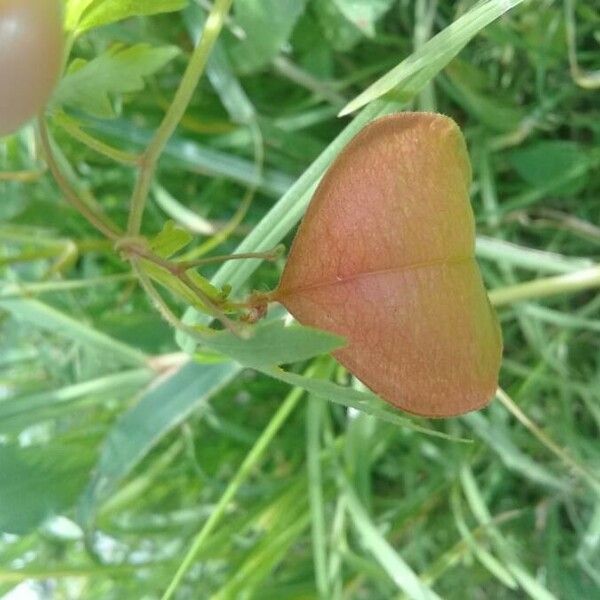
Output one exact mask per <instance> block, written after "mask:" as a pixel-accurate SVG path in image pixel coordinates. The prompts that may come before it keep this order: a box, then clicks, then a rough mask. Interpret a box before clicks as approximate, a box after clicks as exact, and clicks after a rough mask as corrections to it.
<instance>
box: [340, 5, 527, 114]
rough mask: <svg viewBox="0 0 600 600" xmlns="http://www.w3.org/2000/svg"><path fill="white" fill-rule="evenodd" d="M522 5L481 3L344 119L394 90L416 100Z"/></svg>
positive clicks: (389, 75)
mask: <svg viewBox="0 0 600 600" xmlns="http://www.w3.org/2000/svg"><path fill="white" fill-rule="evenodd" d="M521 2H523V0H487V1H485V0H484V1H483V2H480V3H478V4H477V5H476V6H474V7H473V8H472V9H471V10H470V11H468V12H467V13H465V14H464V15H463V16H462V17H460V18H459V19H457V20H456V21H454V23H452V24H451V25H449V26H448V27H446V28H445V29H444V30H443V31H441V32H440V33H438V34H437V35H436V36H435V37H433V38H432V39H431V40H429V41H428V42H427V43H426V44H423V46H421V47H420V48H419V49H418V50H417V51H416V52H414V53H413V54H411V55H410V56H409V57H408V58H406V59H405V60H403V61H402V62H401V63H400V64H399V65H398V66H397V67H395V68H394V69H392V70H391V71H389V72H388V73H386V74H385V75H384V76H383V77H381V78H380V79H378V80H377V81H376V82H375V83H374V84H373V85H371V86H369V87H368V88H367V89H366V90H365V91H364V92H362V93H361V94H359V95H358V96H357V97H356V98H354V100H352V101H351V102H349V103H348V104H347V105H346V106H345V107H344V108H343V109H342V111H341V112H340V116H344V115H348V114H350V113H352V112H354V111H356V110H358V109H360V108H362V107H363V106H366V105H367V104H369V103H371V102H373V101H374V100H377V99H378V98H381V96H384V95H385V94H387V93H388V92H391V91H392V90H397V91H399V92H400V93H401V94H402V97H403V99H409V98H412V97H414V96H415V95H416V94H418V93H419V92H420V91H421V90H422V89H423V88H424V87H425V85H426V84H427V82H428V81H430V80H431V79H432V78H433V77H434V76H435V75H436V74H437V73H438V72H439V71H441V70H442V69H443V68H444V67H445V66H446V65H447V64H448V63H449V62H450V61H451V60H452V59H453V58H454V57H455V56H456V55H457V54H458V53H459V52H460V51H461V50H462V49H463V48H464V47H465V46H466V45H467V44H468V43H469V42H470V41H471V40H472V39H473V38H474V37H475V36H476V35H477V34H478V33H479V32H480V31H481V30H482V29H484V28H485V27H487V26H488V25H489V24H490V23H492V22H493V21H495V20H496V19H497V18H498V17H500V16H502V15H503V14H504V13H505V12H507V11H509V10H510V9H512V8H514V7H515V6H517V5H519V4H521Z"/></svg>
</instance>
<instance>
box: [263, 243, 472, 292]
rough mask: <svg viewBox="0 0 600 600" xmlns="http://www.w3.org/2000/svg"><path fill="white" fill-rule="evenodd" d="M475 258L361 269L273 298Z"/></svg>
mask: <svg viewBox="0 0 600 600" xmlns="http://www.w3.org/2000/svg"><path fill="white" fill-rule="evenodd" d="M471 260H472V261H474V260H475V253H472V254H470V255H468V256H457V257H453V258H436V259H433V260H426V261H422V262H418V263H413V264H409V265H401V266H398V267H391V268H389V269H377V270H374V271H362V272H360V273H355V274H353V275H348V276H346V277H340V278H337V279H335V280H332V281H324V282H322V283H313V284H310V285H304V286H299V287H294V288H290V289H287V290H285V291H283V292H281V293H280V292H279V288H278V289H277V290H276V293H275V294H274V295H275V298H276V299H279V298H284V297H286V296H291V295H294V294H298V293H303V292H309V291H312V290H317V289H320V288H325V287H335V286H337V285H342V284H346V283H349V282H351V281H356V280H359V279H362V278H368V277H375V276H377V275H387V274H390V273H403V272H405V271H416V270H418V269H427V268H430V267H447V266H451V265H458V264H461V263H466V262H469V261H471Z"/></svg>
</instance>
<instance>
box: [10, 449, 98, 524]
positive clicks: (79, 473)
mask: <svg viewBox="0 0 600 600" xmlns="http://www.w3.org/2000/svg"><path fill="white" fill-rule="evenodd" d="M87 448H88V446H86V447H85V448H83V447H82V448H78V449H77V450H78V451H75V449H74V448H73V447H71V446H63V445H58V444H56V443H55V444H52V445H47V444H44V445H43V446H40V447H29V448H18V447H16V446H0V532H4V533H13V534H19V535H24V534H26V533H29V532H30V531H32V530H34V529H35V528H36V527H38V526H39V525H40V524H41V523H42V522H43V521H45V520H46V519H47V518H49V517H51V516H54V515H56V514H58V513H60V512H61V511H63V510H65V509H67V508H68V507H69V506H71V505H72V503H73V501H74V500H75V498H76V497H77V495H78V494H79V493H80V491H81V489H82V488H83V486H84V483H85V479H86V476H87V473H88V470H89V464H88V461H89V459H90V453H89V452H88V451H87Z"/></svg>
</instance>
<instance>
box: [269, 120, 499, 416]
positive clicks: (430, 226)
mask: <svg viewBox="0 0 600 600" xmlns="http://www.w3.org/2000/svg"><path fill="white" fill-rule="evenodd" d="M470 183H471V167H470V163H469V157H468V154H467V148H466V144H465V140H464V138H463V136H462V133H461V131H460V129H459V128H458V126H457V125H456V124H455V122H454V121H453V120H452V119H450V118H448V117H445V116H443V115H439V114H433V113H401V114H396V115H393V116H388V117H383V118H381V119H378V120H376V121H374V122H373V123H371V124H370V125H368V126H367V127H366V128H365V129H363V131H362V132H361V133H360V134H359V135H357V136H356V137H355V138H354V139H353V140H352V141H351V142H350V143H349V144H348V146H347V147H346V148H345V149H344V150H343V151H342V152H341V154H340V155H339V156H338V158H337V160H336V161H335V162H334V163H333V164H332V166H331V167H330V169H329V170H328V171H327V173H326V174H325V176H324V178H323V180H322V181H321V183H320V185H319V187H318V189H317V191H316V192H315V195H314V197H313V199H312V201H311V203H310V206H309V207H308V210H307V212H306V215H305V217H304V219H303V221H302V223H301V225H300V228H299V230H298V233H297V235H296V238H295V240H294V243H293V245H292V248H291V251H290V255H289V258H288V261H287V264H286V266H285V269H284V272H283V275H282V277H281V281H280V284H279V286H278V288H277V289H276V290H275V292H274V293H273V296H272V297H273V299H275V300H276V301H278V302H280V303H281V304H283V305H284V306H285V307H286V308H287V309H288V310H289V312H290V313H291V314H292V315H294V317H296V319H297V320H298V321H299V322H300V323H303V324H306V325H310V326H313V327H317V328H320V329H324V330H328V331H331V332H334V333H337V334H340V335H342V336H344V337H346V339H347V342H348V343H347V346H346V347H344V348H342V349H340V350H338V351H337V352H335V357H336V358H337V359H338V360H339V362H340V363H342V364H343V365H344V366H345V367H346V368H347V369H348V370H349V371H351V372H352V373H353V374H354V375H356V376H357V377H358V378H359V379H360V380H361V381H363V383H365V384H366V385H367V386H368V387H369V388H371V389H372V390H373V391H374V392H376V393H377V394H378V395H380V396H381V397H382V398H383V399H384V400H386V401H387V402H389V403H390V404H393V405H394V406H396V407H398V408H401V409H403V410H405V411H408V412H410V413H414V414H417V415H422V416H428V417H449V416H454V415H459V414H462V413H465V412H468V411H471V410H475V409H478V408H481V407H483V406H484V405H486V404H487V403H488V402H489V401H490V400H491V398H492V397H493V395H494V392H495V390H496V388H497V385H498V372H499V368H500V362H501V357H502V336H501V331H500V327H499V324H498V320H497V318H496V315H495V313H494V310H493V309H492V307H491V306H490V303H489V301H488V298H487V294H486V291H485V288H484V285H483V282H482V278H481V274H480V272H479V268H478V265H477V263H476V262H475V258H474V249H475V227H474V218H473V212H472V210H471V205H470V202H469V186H470Z"/></svg>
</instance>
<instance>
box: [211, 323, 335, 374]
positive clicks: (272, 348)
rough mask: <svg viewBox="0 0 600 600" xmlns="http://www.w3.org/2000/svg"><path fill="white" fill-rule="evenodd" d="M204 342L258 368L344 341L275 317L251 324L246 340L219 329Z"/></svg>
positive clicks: (309, 355)
mask: <svg viewBox="0 0 600 600" xmlns="http://www.w3.org/2000/svg"><path fill="white" fill-rule="evenodd" d="M205 345H206V346H207V347H208V348H210V349H211V350H215V351H217V352H220V353H221V354H225V355H226V356H229V357H230V358H232V359H234V360H235V361H237V362H239V363H240V364H242V365H244V366H247V367H256V368H260V367H264V366H268V365H281V364H287V363H293V362H298V361H301V360H306V359H308V358H312V357H313V356H318V355H320V354H327V353H328V352H332V351H333V350H335V349H336V348H340V347H341V346H343V345H344V340H343V338H341V337H339V336H336V335H332V334H330V333H326V332H324V331H319V330H318V329H312V328H310V327H303V326H302V325H297V324H293V325H287V326H286V325H285V324H284V321H283V320H281V319H278V320H276V321H270V322H268V323H261V324H259V325H257V326H255V327H254V328H253V329H252V337H250V338H249V339H241V338H240V337H237V336H235V335H233V334H232V333H231V332H229V331H223V332H219V333H217V334H214V335H211V336H210V337H208V339H207V340H206V342H205Z"/></svg>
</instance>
